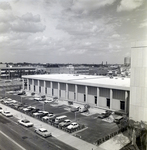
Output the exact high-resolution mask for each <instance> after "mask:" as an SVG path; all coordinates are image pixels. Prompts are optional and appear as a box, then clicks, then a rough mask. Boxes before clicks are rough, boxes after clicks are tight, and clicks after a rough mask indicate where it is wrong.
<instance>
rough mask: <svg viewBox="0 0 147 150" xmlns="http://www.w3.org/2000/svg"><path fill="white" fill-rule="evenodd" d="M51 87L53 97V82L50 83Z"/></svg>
mask: <svg viewBox="0 0 147 150" xmlns="http://www.w3.org/2000/svg"><path fill="white" fill-rule="evenodd" d="M50 87H51V96H53V82H52V81H50Z"/></svg>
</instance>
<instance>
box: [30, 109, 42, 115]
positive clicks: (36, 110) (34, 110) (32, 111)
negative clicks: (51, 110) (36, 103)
mask: <svg viewBox="0 0 147 150" xmlns="http://www.w3.org/2000/svg"><path fill="white" fill-rule="evenodd" d="M38 111H40V109H39V108H35V109H33V110H31V111H30V112H31V113H32V114H33V113H36V112H38Z"/></svg>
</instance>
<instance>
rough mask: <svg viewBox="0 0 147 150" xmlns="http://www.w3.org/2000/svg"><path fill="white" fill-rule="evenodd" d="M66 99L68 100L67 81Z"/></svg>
mask: <svg viewBox="0 0 147 150" xmlns="http://www.w3.org/2000/svg"><path fill="white" fill-rule="evenodd" d="M66 100H68V84H67V83H66Z"/></svg>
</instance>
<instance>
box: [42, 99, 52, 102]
mask: <svg viewBox="0 0 147 150" xmlns="http://www.w3.org/2000/svg"><path fill="white" fill-rule="evenodd" d="M51 102H53V99H46V100H45V101H44V103H51Z"/></svg>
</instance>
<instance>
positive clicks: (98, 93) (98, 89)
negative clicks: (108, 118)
mask: <svg viewBox="0 0 147 150" xmlns="http://www.w3.org/2000/svg"><path fill="white" fill-rule="evenodd" d="M99 97H100V88H99V87H97V106H99V100H100V98H99Z"/></svg>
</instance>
